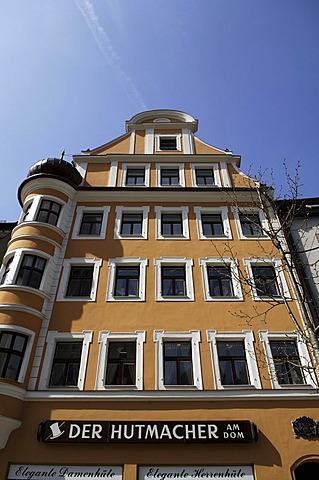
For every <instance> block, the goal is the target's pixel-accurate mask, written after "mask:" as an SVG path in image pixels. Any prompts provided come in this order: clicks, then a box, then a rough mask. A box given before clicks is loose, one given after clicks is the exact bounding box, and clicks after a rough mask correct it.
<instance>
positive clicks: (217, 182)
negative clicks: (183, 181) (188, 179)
mask: <svg viewBox="0 0 319 480" xmlns="http://www.w3.org/2000/svg"><path fill="white" fill-rule="evenodd" d="M190 168H191V175H192V184H193V187H196V188H214V187H221V186H222V182H221V179H220V173H219V164H218V163H191V164H190ZM209 168H211V169H212V170H213V175H214V184H213V185H206V186H205V185H204V186H203V185H197V181H196V169H199V170H202V169H209Z"/></svg>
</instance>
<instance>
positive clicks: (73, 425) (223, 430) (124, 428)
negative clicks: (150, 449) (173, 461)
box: [38, 420, 257, 443]
mask: <svg viewBox="0 0 319 480" xmlns="http://www.w3.org/2000/svg"><path fill="white" fill-rule="evenodd" d="M38 440H41V441H43V442H48V443H61V442H73V443H252V442H254V441H256V440H257V429H256V426H255V425H254V424H253V423H251V422H250V421H249V420H238V421H236V420H233V421H220V420H219V421H215V422H214V421H212V422H106V421H70V420H48V421H46V422H43V423H41V424H40V425H39V430H38Z"/></svg>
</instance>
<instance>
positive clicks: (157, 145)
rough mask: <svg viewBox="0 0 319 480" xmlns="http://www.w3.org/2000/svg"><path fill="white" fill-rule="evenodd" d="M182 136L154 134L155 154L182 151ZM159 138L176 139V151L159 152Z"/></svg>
mask: <svg viewBox="0 0 319 480" xmlns="http://www.w3.org/2000/svg"><path fill="white" fill-rule="evenodd" d="M181 137H182V135H181V134H180V133H171V134H165V133H156V134H155V149H156V151H157V152H170V151H174V152H176V151H179V152H180V151H181V150H182V142H181ZM161 138H175V139H176V150H161V148H160V139H161Z"/></svg>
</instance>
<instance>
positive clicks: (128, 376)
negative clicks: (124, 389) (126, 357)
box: [123, 363, 135, 385]
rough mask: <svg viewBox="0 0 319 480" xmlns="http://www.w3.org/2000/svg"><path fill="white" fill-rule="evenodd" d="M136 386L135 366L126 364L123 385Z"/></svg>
mask: <svg viewBox="0 0 319 480" xmlns="http://www.w3.org/2000/svg"><path fill="white" fill-rule="evenodd" d="M134 384H135V364H132V363H131V364H124V366H123V385H134Z"/></svg>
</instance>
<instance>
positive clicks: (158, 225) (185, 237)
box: [154, 206, 189, 240]
mask: <svg viewBox="0 0 319 480" xmlns="http://www.w3.org/2000/svg"><path fill="white" fill-rule="evenodd" d="M154 209H155V213H156V239H157V240H189V228H188V207H186V206H181V207H162V206H156V207H154ZM163 213H164V214H165V213H168V214H170V213H172V214H174V213H177V214H182V229H183V233H182V235H181V236H177V235H176V236H175V235H163V234H162V214H163Z"/></svg>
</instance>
